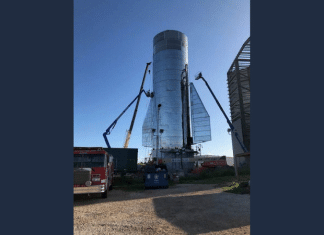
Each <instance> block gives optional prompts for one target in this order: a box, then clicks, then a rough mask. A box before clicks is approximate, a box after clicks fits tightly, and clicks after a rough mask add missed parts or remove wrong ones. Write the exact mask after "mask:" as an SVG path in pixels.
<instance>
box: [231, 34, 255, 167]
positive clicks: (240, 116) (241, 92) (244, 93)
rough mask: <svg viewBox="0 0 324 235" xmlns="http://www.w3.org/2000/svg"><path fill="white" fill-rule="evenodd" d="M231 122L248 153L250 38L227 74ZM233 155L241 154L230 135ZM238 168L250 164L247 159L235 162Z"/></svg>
mask: <svg viewBox="0 0 324 235" xmlns="http://www.w3.org/2000/svg"><path fill="white" fill-rule="evenodd" d="M227 85H228V93H229V100H230V111H231V121H232V124H233V126H234V127H235V129H236V131H237V132H238V134H239V136H240V138H241V141H242V142H243V143H244V145H245V147H246V148H247V150H248V151H250V38H248V39H247V40H246V41H245V42H244V44H243V46H242V47H241V49H240V50H239V52H238V54H237V56H236V57H235V59H234V61H233V63H232V64H231V66H230V68H229V70H228V72H227ZM232 145H233V155H234V157H235V155H237V154H240V153H243V150H242V148H241V147H240V145H239V143H238V141H237V140H236V139H235V137H234V136H233V135H232ZM236 162H237V163H238V165H239V166H242V165H244V164H248V165H249V164H250V159H249V157H241V158H239V159H237V161H236Z"/></svg>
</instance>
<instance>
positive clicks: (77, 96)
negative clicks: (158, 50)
mask: <svg viewBox="0 0 324 235" xmlns="http://www.w3.org/2000/svg"><path fill="white" fill-rule="evenodd" d="M164 30H178V31H180V32H182V33H184V34H186V35H187V37H188V51H189V52H188V57H189V65H188V68H189V80H190V82H193V83H194V85H195V87H196V89H197V92H198V93H199V95H200V98H201V100H202V101H203V103H204V105H205V107H206V109H207V111H208V113H209V115H210V120H211V133H212V140H211V141H209V142H206V143H203V148H202V154H214V155H226V156H229V157H230V156H233V152H232V142H231V137H230V135H229V134H228V133H227V128H228V124H227V122H226V119H225V118H224V116H223V114H222V113H221V111H220V110H219V108H218V106H217V104H216V102H215V101H214V99H213V98H212V96H211V94H210V92H209V91H208V89H207V87H206V85H205V84H204V82H203V81H202V80H198V81H195V80H194V76H195V74H197V72H199V71H201V72H202V74H203V76H204V78H205V79H206V80H207V82H208V83H209V85H210V87H211V88H212V90H213V91H214V93H215V95H216V97H217V99H218V100H219V102H220V103H221V105H222V106H223V109H224V110H225V112H226V114H227V115H228V116H229V117H230V109H229V98H228V91H227V82H226V79H227V77H226V73H227V71H228V69H229V67H230V65H231V63H232V62H233V60H234V58H235V56H236V55H237V53H238V51H239V49H240V48H241V46H242V44H243V43H244V42H245V40H246V39H247V38H248V37H249V36H250V1H248V0H234V1H231V0H204V1H203V0H187V1H182V0H172V1H168V0H164V1H162V0H155V1H153V0H151V1H149V0H138V1H131V0H127V1H126V0H124V1H123V0H119V1H111V0H110V1H108V0H106V1H104V0H95V1H94V0H92V1H90V0H75V1H74V146H102V147H106V144H105V141H104V139H103V137H102V133H103V132H104V131H105V130H106V129H107V127H108V126H109V125H110V124H111V123H112V122H113V121H114V120H115V119H116V118H117V117H118V116H119V114H120V113H121V112H122V111H123V110H124V109H125V108H126V106H127V105H128V104H129V103H130V102H131V101H132V100H133V99H134V98H135V97H136V96H137V94H138V92H139V88H140V85H141V82H142V79H143V74H144V70H145V66H146V63H147V62H151V61H153V37H154V36H155V35H156V34H158V33H159V32H162V31H164ZM150 69H151V70H152V67H150ZM152 79H153V77H152V73H151V74H147V77H146V81H145V85H144V89H145V90H148V89H151V90H152V85H153V81H152ZM148 104H149V98H147V97H146V96H145V95H143V96H142V98H141V103H140V105H139V109H138V113H137V117H136V121H135V124H134V128H133V132H132V136H131V139H130V143H129V148H138V160H139V161H142V160H143V159H144V157H147V156H148V153H149V149H148V148H144V147H142V124H143V121H144V117H145V114H146V110H147V107H148ZM134 108H135V104H134V105H133V106H131V107H130V108H129V109H128V111H127V112H126V113H125V114H124V115H123V116H122V117H121V118H120V119H119V121H118V123H117V125H116V127H115V128H114V129H113V130H112V132H111V134H110V135H109V136H108V140H109V143H110V144H111V146H112V147H115V148H122V147H123V144H124V141H125V137H126V130H127V129H128V128H129V126H130V122H131V119H132V115H133V111H134ZM193 147H194V146H193Z"/></svg>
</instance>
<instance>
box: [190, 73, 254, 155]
mask: <svg viewBox="0 0 324 235" xmlns="http://www.w3.org/2000/svg"><path fill="white" fill-rule="evenodd" d="M198 79H202V80H203V81H204V82H205V83H206V86H207V88H208V89H209V91H210V93H211V94H212V96H213V97H214V99H215V101H216V103H217V105H218V107H219V108H220V110H221V111H222V113H223V114H224V116H225V118H226V120H227V123H228V125H229V126H230V128H231V131H232V133H233V134H234V135H235V137H236V139H237V141H238V142H239V144H240V146H241V148H242V150H243V152H244V153H247V152H248V150H247V148H246V147H245V145H244V144H243V143H242V142H241V141H240V139H239V135H238V133H237V131H236V130H235V128H234V126H233V124H232V123H231V121H230V120H229V119H228V117H227V115H226V113H225V112H224V110H223V108H222V106H221V104H220V103H219V102H218V100H217V98H216V96H215V95H214V92H213V91H212V90H211V88H210V87H209V85H208V83H207V82H206V80H205V79H204V78H203V76H202V74H201V72H200V73H199V74H198V75H197V76H196V78H195V80H198Z"/></svg>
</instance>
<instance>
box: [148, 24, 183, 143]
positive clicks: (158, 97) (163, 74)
mask: <svg viewBox="0 0 324 235" xmlns="http://www.w3.org/2000/svg"><path fill="white" fill-rule="evenodd" d="M186 64H188V38H187V36H186V35H184V34H183V33H181V32H178V31H174V30H166V31H163V32H161V33H159V34H157V35H156V36H155V37H154V39H153V91H154V98H153V100H154V102H153V125H154V126H156V127H157V126H159V130H156V133H155V134H154V136H155V137H154V139H155V140H153V145H155V144H154V142H156V138H157V136H158V137H159V139H160V141H159V143H160V144H159V145H160V146H159V148H167V149H170V148H182V147H183V126H182V99H181V79H182V76H181V75H182V72H183V70H184V69H185V65H186ZM159 104H160V105H161V107H160V110H159V117H157V113H158V112H157V107H158V105H159ZM157 122H159V123H157Z"/></svg>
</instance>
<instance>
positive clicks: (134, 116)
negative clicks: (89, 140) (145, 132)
mask: <svg viewBox="0 0 324 235" xmlns="http://www.w3.org/2000/svg"><path fill="white" fill-rule="evenodd" d="M151 63H152V62H149V63H146V68H145V72H144V77H143V81H142V84H141V88H140V92H141V91H142V90H143V86H144V82H145V77H146V73H147V70H148V67H149V66H150V64H151ZM140 99H141V96H139V97H138V99H137V103H136V106H135V110H134V114H133V118H132V121H131V124H130V127H129V129H128V131H127V136H126V140H125V143H124V148H128V144H129V139H130V137H131V134H132V130H133V126H134V122H135V118H136V114H137V109H138V105H139V102H140Z"/></svg>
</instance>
